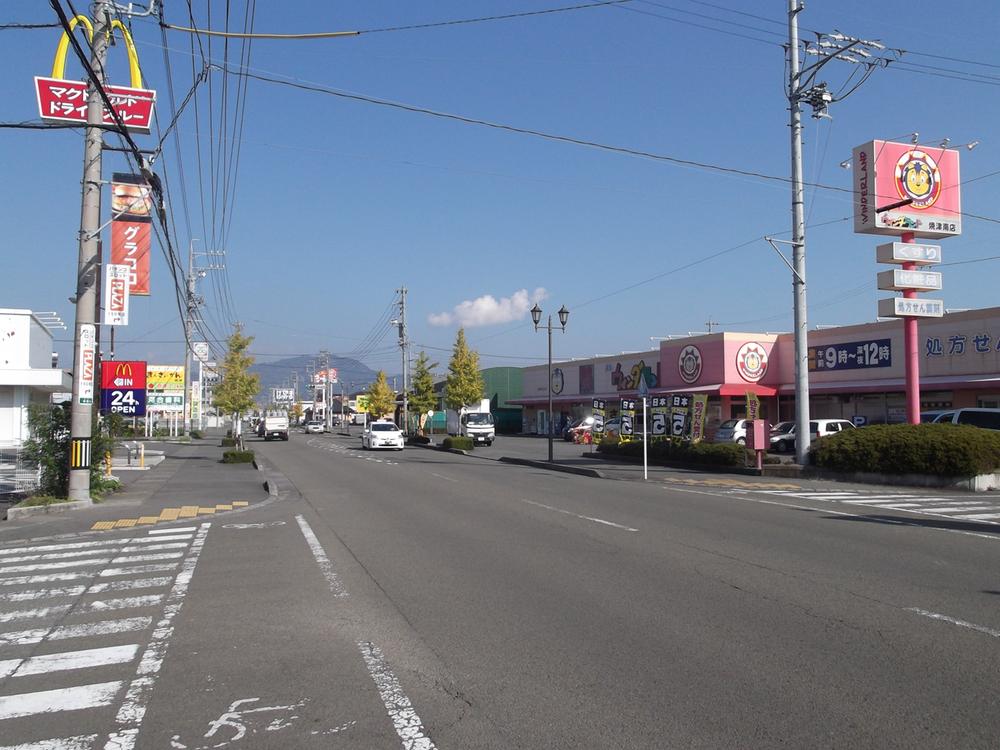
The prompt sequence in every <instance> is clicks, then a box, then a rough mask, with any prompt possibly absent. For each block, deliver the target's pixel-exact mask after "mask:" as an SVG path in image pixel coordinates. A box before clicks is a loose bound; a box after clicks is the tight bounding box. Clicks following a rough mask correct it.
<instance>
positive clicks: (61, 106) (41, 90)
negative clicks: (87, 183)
mask: <svg viewBox="0 0 1000 750" xmlns="http://www.w3.org/2000/svg"><path fill="white" fill-rule="evenodd" d="M78 23H80V24H83V27H84V29H86V32H87V39H88V40H90V41H93V38H94V27H93V24H91V22H90V19H89V18H87V17H86V16H75V17H73V18H72V19H70V22H69V27H70V31H72V30H74V29H75V28H76V26H77V24H78ZM115 29H118V30H119V31H120V32H121V35H122V38H123V39H124V40H125V50H126V51H127V52H128V64H129V73H130V75H131V81H130V82H131V84H132V85H131V87H126V86H105V90H106V91H107V93H108V99H110V100H111V106H112V107H113V108H114V110H115V112H117V113H118V117H119V118H121V121H122V123H124V125H125V127H126V129H128V130H134V131H136V132H139V133H147V134H148V133H149V128H150V125H151V123H152V120H153V105H154V104H155V103H156V92H155V91H153V90H151V89H144V88H143V87H142V72H141V71H140V69H139V56H138V54H137V53H136V51H135V44H133V42H132V35H131V34H130V33H129V31H128V29H127V28H126V27H125V25H124V24H122V22H121V21H119V20H117V19H115V20H114V21H112V22H111V32H110V33H111V34H114V33H115ZM69 44H70V42H69V34H68V33H67V32H65V31H64V32H63V34H62V37H61V38H60V40H59V45H58V46H57V47H56V56H55V60H54V61H53V62H52V75H51V77H49V78H44V77H42V76H35V93H36V94H37V96H38V114H39V116H40V117H41V118H42V119H43V120H50V121H54V122H75V123H86V122H87V82H86V81H74V80H67V79H65V78H64V77H63V76H64V74H65V71H66V53H67V52H68V51H69ZM104 122H105V124H108V125H113V124H114V122H115V120H114V117H112V115H111V113H110V112H108V111H106V110H105V112H104Z"/></svg>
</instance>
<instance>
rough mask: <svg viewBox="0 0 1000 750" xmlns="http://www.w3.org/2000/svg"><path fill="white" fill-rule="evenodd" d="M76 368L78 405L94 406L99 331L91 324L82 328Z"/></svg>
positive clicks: (86, 324)
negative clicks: (78, 386) (78, 381)
mask: <svg viewBox="0 0 1000 750" xmlns="http://www.w3.org/2000/svg"><path fill="white" fill-rule="evenodd" d="M76 368H77V372H78V373H79V378H80V391H79V396H78V400H77V403H80V404H92V403H94V376H95V373H96V370H97V330H96V329H95V328H94V326H93V325H92V324H90V323H84V324H83V325H81V326H80V361H79V362H77V363H76ZM88 465H89V464H88Z"/></svg>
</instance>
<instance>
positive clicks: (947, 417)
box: [920, 409, 1000, 430]
mask: <svg viewBox="0 0 1000 750" xmlns="http://www.w3.org/2000/svg"><path fill="white" fill-rule="evenodd" d="M920 421H921V422H923V421H924V420H923V415H921V419H920ZM931 421H933V422H935V423H937V424H966V425H971V426H973V427H982V428H984V429H987V430H1000V409H951V410H948V411H942V412H940V413H939V414H938V415H937V416H936V417H934V419H933V420H931Z"/></svg>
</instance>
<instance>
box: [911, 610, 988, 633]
mask: <svg viewBox="0 0 1000 750" xmlns="http://www.w3.org/2000/svg"><path fill="white" fill-rule="evenodd" d="M906 611H907V612H915V613H917V614H918V615H923V616H924V617H929V618H931V619H932V620H941V621H942V622H950V623H951V624H952V625H958V626H959V627H960V628H968V629H969V630H975V631H976V632H979V633H985V634H986V635H991V636H993V637H994V638H1000V630H994V629H993V628H988V627H986V626H985V625H976V624H975V623H974V622H968V621H966V620H959V619H956V618H954V617H949V616H948V615H942V614H940V613H939V612H930V611H928V610H926V609H920V607H907V608H906Z"/></svg>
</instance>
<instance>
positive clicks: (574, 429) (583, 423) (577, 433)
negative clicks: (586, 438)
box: [563, 415, 594, 443]
mask: <svg viewBox="0 0 1000 750" xmlns="http://www.w3.org/2000/svg"><path fill="white" fill-rule="evenodd" d="M593 427H594V417H593V415H591V416H589V417H584V418H583V419H577V420H574V421H573V422H571V423H570V425H569V426H568V427H567V428H566V429H565V430H563V440H565V441H566V442H567V443H572V442H574V441H578V440H579V439H580V437H582V436H583V433H585V432H590V431H591V430H592V429H593Z"/></svg>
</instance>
